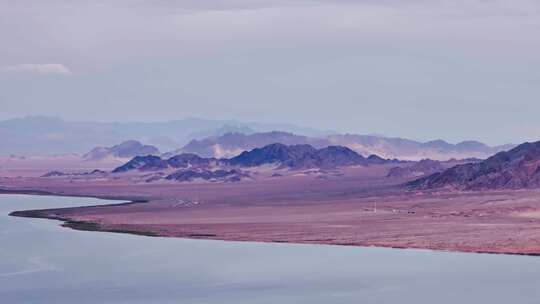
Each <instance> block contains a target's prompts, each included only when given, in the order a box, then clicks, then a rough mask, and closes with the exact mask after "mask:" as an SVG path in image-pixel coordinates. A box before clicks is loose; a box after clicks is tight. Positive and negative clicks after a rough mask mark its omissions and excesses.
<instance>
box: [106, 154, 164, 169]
mask: <svg viewBox="0 0 540 304" xmlns="http://www.w3.org/2000/svg"><path fill="white" fill-rule="evenodd" d="M167 167H168V164H167V161H165V160H163V159H161V157H159V156H154V155H147V156H135V157H134V158H133V159H131V160H130V161H128V162H127V163H125V164H124V165H122V166H120V167H118V168H116V169H114V170H113V173H122V172H127V171H132V170H139V171H152V170H162V169H167Z"/></svg>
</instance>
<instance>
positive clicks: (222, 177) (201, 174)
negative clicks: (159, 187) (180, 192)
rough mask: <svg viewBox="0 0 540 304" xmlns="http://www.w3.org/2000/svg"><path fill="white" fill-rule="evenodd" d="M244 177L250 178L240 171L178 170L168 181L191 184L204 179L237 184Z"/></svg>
mask: <svg viewBox="0 0 540 304" xmlns="http://www.w3.org/2000/svg"><path fill="white" fill-rule="evenodd" d="M244 177H249V175H248V174H247V173H244V172H242V171H240V170H238V169H232V170H221V169H220V170H215V171H210V170H200V171H196V170H178V171H176V172H174V173H172V174H170V175H168V176H167V177H165V179H167V180H174V181H179V182H189V181H193V180H195V179H203V180H207V181H226V182H237V181H240V180H241V179H242V178H244Z"/></svg>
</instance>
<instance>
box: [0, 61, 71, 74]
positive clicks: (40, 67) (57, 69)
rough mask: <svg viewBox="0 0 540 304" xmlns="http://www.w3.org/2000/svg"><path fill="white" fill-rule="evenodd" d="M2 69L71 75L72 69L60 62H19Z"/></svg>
mask: <svg viewBox="0 0 540 304" xmlns="http://www.w3.org/2000/svg"><path fill="white" fill-rule="evenodd" d="M0 71H3V72H15V73H37V74H59V75H69V74H71V71H70V69H69V68H68V67H66V66H65V65H63V64H59V63H44V64H28V63H24V64H17V65H11V66H5V67H1V68H0Z"/></svg>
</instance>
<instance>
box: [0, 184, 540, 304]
mask: <svg viewBox="0 0 540 304" xmlns="http://www.w3.org/2000/svg"><path fill="white" fill-rule="evenodd" d="M107 203H113V202H112V201H106V200H99V199H94V198H70V197H54V196H30V195H0V302H1V303H220V304H221V303H235V304H238V303H250V304H256V303H295V304H296V303H415V304H417V303H430V304H431V303H491V304H493V303H520V304H526V303H535V304H536V303H540V288H539V286H540V257H527V256H510V255H489V254H471V253H449V252H433V251H427V250H401V249H386V248H360V247H345V246H324V245H293V244H264V243H247V242H224V241H210V240H188V239H174V238H155V237H145V236H134V235H128V234H118V233H106V232H89V231H75V230H71V229H68V228H63V227H60V226H59V224H60V222H58V221H53V220H46V219H30V218H18V217H10V216H8V213H9V212H11V211H16V210H26V209H43V208H52V207H68V206H82V205H98V204H107ZM114 203H117V201H114Z"/></svg>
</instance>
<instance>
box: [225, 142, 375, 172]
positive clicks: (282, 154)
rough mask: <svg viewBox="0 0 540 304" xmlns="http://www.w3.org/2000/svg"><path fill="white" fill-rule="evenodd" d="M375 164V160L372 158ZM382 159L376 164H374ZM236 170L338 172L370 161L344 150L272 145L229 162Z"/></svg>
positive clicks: (349, 150)
mask: <svg viewBox="0 0 540 304" xmlns="http://www.w3.org/2000/svg"><path fill="white" fill-rule="evenodd" d="M372 160H373V158H372ZM375 162H377V163H379V162H380V159H377V160H374V163H375ZM229 163H230V164H231V165H234V166H243V167H254V166H261V165H265V164H275V163H278V164H280V165H281V166H282V167H288V168H292V169H301V168H314V167H319V168H336V167H343V166H353V165H367V164H370V161H369V160H368V159H366V158H365V157H363V156H362V155H360V154H358V153H356V152H354V151H353V150H351V149H349V148H347V147H342V146H329V147H326V148H322V149H318V150H317V149H315V148H313V147H312V146H310V145H291V146H286V145H283V144H271V145H268V146H265V147H262V148H256V149H253V150H251V151H245V152H243V153H242V154H240V155H238V156H237V157H233V158H231V159H230V160H229Z"/></svg>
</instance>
